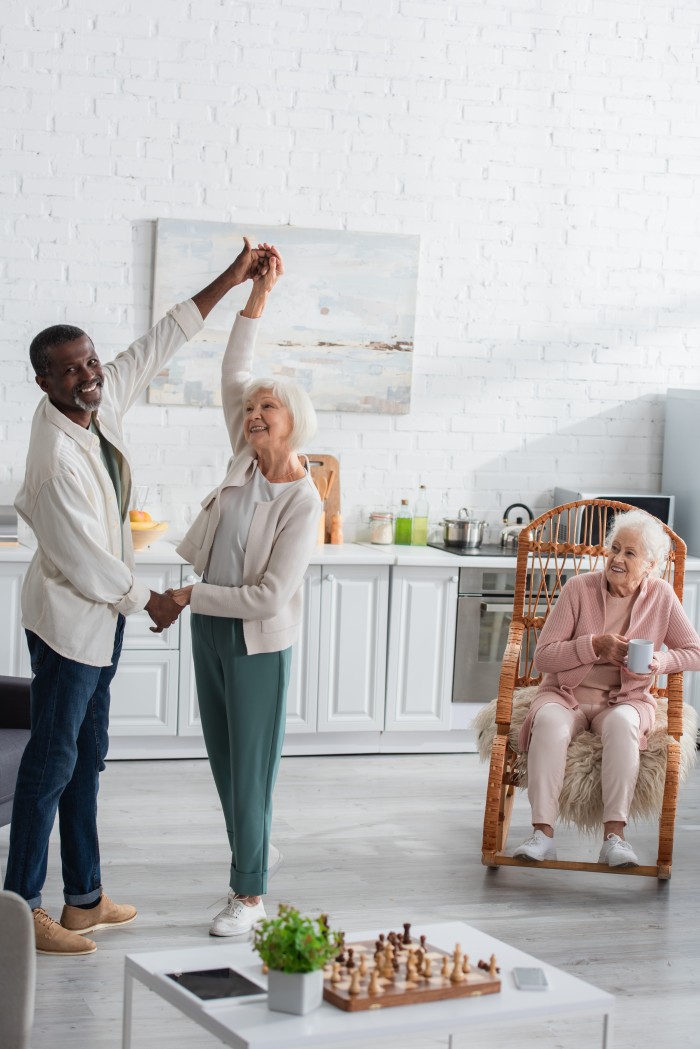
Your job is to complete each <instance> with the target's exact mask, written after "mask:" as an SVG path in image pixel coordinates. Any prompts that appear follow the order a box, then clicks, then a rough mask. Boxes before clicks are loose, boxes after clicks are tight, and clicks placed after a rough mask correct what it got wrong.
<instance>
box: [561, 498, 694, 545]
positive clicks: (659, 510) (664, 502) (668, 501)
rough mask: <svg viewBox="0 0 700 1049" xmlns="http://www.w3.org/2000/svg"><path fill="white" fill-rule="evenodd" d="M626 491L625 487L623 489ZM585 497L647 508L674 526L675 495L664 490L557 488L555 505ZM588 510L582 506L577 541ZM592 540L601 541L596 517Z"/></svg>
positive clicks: (594, 541) (642, 508)
mask: <svg viewBox="0 0 700 1049" xmlns="http://www.w3.org/2000/svg"><path fill="white" fill-rule="evenodd" d="M623 491H624V489H623ZM583 499H612V500H614V501H615V502H618V503H629V505H630V506H636V507H637V509H639V510H646V512H647V513H648V514H651V515H652V517H658V519H659V521H662V522H663V524H665V525H668V527H669V528H673V514H674V510H675V503H676V500H675V496H673V495H666V494H664V493H663V492H639V491H637V492H634V491H633V492H630V491H627V493H626V494H624V495H621V494H620V492H619V491H614V492H612V491H608V490H606V489H600V488H593V489H591V490H590V491H587V492H579V491H576V489H574V488H555V489H554V505H555V506H561V505H562V504H563V503H578V502H580V501H581V500H583ZM586 517H587V514H586V510H585V509H584V508H583V507H582V508H581V512H580V514H579V517H578V520H577V522H576V526H577V527H576V542H580V536H581V534H582V532H585V525H586V523H587V521H586ZM591 541H592V542H593V543H596V544H597V543H600V542H601V537H600V536H599V535H598V522H597V520H596V519H595V518H594V520H593V528H592V531H591Z"/></svg>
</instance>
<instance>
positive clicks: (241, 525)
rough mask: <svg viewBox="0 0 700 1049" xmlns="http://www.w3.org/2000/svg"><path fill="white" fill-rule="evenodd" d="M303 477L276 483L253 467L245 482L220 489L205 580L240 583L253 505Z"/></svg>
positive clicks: (208, 581)
mask: <svg viewBox="0 0 700 1049" xmlns="http://www.w3.org/2000/svg"><path fill="white" fill-rule="evenodd" d="M303 480H304V478H301V479H300V480H299V481H284V482H282V483H279V484H278V483H277V482H272V481H268V479H267V478H266V477H265V475H264V474H263V473H262V471H261V470H260V468H256V470H255V472H254V473H253V476H252V477H251V479H250V480H249V481H248V482H247V483H246V484H243V485H240V486H238V487H233V486H231V487H229V488H224V489H223V491H222V492H221V517H220V518H219V526H218V528H217V529H216V534H215V536H214V542H213V544H212V548H211V554H210V555H209V564H208V565H207V570H206V572H205V574H204V581H205V582H206V583H212V584H214V585H215V586H241V584H242V583H243V559H244V557H245V548H246V542H247V541H248V533H249V531H250V524H251V521H252V520H253V514H254V513H255V507H256V506H257V505H258V504H259V503H271V502H272V500H273V499H276V498H277V496H278V495H281V494H282V492H286V491H287V489H288V488H291V487H292V486H293V485H295V484H301V482H302V481H303Z"/></svg>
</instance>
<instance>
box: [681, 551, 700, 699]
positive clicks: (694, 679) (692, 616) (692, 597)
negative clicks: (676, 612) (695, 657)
mask: <svg viewBox="0 0 700 1049" xmlns="http://www.w3.org/2000/svg"><path fill="white" fill-rule="evenodd" d="M683 608H684V609H685V613H686V615H687V616H688V619H689V620H690V622H691V623H693V625H694V626H695V629H696V630H697V631H698V632H700V572H696V571H693V570H689V571H687V572H686V573H685V579H684V581H683ZM683 701H684V702H685V703H689V704H690V705H691V706H693V707H695V709H696V710H697V712H698V713H699V714H700V671H698V670H693V671H690V670H687V671H686V672H685V674H684V675H683Z"/></svg>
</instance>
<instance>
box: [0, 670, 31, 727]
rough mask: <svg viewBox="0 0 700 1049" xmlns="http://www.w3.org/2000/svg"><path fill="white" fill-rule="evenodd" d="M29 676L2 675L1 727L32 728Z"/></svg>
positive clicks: (0, 685)
mask: <svg viewBox="0 0 700 1049" xmlns="http://www.w3.org/2000/svg"><path fill="white" fill-rule="evenodd" d="M30 685H31V680H30V678H28V677H0V728H30V727H31V721H30V712H29V686H30Z"/></svg>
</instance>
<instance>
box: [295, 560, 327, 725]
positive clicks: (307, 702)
mask: <svg viewBox="0 0 700 1049" xmlns="http://www.w3.org/2000/svg"><path fill="white" fill-rule="evenodd" d="M302 594H303V607H302V614H301V629H300V631H299V637H298V639H297V641H296V642H295V644H294V646H293V648H292V666H291V670H290V681H289V690H288V692H287V732H291V733H295V732H297V733H299V732H315V731H316V722H317V712H318V662H319V648H320V630H321V568H320V567H319V566H318V565H312V566H311V567H310V568H308V569H307V571H306V575H305V576H304V588H303V591H302Z"/></svg>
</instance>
